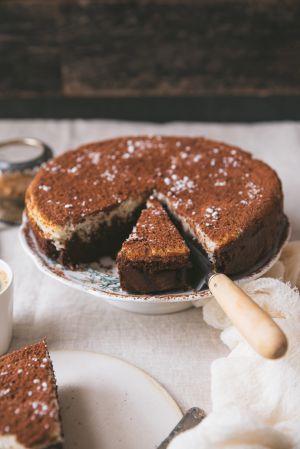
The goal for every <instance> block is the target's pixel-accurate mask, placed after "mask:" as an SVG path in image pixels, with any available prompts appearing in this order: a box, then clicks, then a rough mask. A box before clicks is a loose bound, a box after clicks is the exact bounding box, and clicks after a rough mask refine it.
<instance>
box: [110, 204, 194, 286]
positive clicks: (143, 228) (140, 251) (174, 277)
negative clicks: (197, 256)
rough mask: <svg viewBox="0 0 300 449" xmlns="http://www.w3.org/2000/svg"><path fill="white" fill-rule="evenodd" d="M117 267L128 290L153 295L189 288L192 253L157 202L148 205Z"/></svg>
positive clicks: (124, 244)
mask: <svg viewBox="0 0 300 449" xmlns="http://www.w3.org/2000/svg"><path fill="white" fill-rule="evenodd" d="M117 263H118V270H119V274H120V282H121V287H122V288H123V289H124V290H127V291H131V292H139V293H150V292H160V291H166V290H172V289H174V288H176V289H184V288H187V287H188V277H189V269H190V262H189V249H188V248H187V246H186V244H185V242H184V240H183V239H182V237H181V236H180V234H179V232H178V231H177V229H176V227H175V226H174V224H173V223H172V222H171V221H170V219H169V216H168V214H167V213H166V212H165V210H164V208H163V207H162V205H161V204H160V203H159V202H158V201H156V200H149V201H148V203H147V208H146V209H144V210H143V211H142V213H141V216H140V218H139V219H138V221H137V224H136V226H135V228H134V229H133V231H132V233H131V234H130V236H129V238H128V239H127V240H126V241H125V242H124V243H123V245H122V248H121V250H120V252H119V254H118V258H117Z"/></svg>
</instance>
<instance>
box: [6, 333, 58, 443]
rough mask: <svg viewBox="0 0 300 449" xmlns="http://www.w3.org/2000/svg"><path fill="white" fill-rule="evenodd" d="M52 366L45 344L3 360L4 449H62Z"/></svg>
mask: <svg viewBox="0 0 300 449" xmlns="http://www.w3.org/2000/svg"><path fill="white" fill-rule="evenodd" d="M62 442H63V437H62V427H61V421H60V416H59V405H58V399H57V389H56V382H55V376H54V372H53V367H52V362H51V359H50V356H49V353H48V350H47V344H46V342H45V340H42V341H40V342H39V343H36V344H34V345H31V346H27V347H25V348H22V349H19V350H18V351H15V352H12V353H11V354H7V355H5V356H2V357H1V358H0V448H5V449H23V448H24V449H25V448H26V449H31V448H34V449H62V447H63V444H62Z"/></svg>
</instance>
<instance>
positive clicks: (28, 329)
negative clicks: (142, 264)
mask: <svg viewBox="0 0 300 449" xmlns="http://www.w3.org/2000/svg"><path fill="white" fill-rule="evenodd" d="M141 133H160V134H177V135H205V136H207V137H210V138H214V139H219V140H224V141H227V142H229V143H233V144H236V145H240V146H241V147H242V148H244V149H247V150H249V151H251V152H252V153H253V154H254V155H255V156H257V157H259V158H261V159H263V160H264V161H266V162H268V163H269V164H270V165H271V166H272V167H273V168H274V169H275V170H276V171H277V172H278V174H279V176H280V177H281V179H282V182H283V189H284V193H285V210H286V213H287V215H288V217H289V219H290V221H291V224H292V229H293V235H292V237H293V238H294V239H299V238H300V207H299V192H300V176H299V168H300V124H298V123H268V124H249V125H241V124H205V123H201V124H200V123H169V124H163V125H157V124H144V123H133V122H130V123H125V122H116V121H105V120H89V121H83V120H72V121H67V120H63V121H54V120H2V121H0V140H4V139H7V138H12V137H21V136H28V135H30V136H34V137H38V138H40V139H42V140H44V141H46V142H47V143H48V144H49V145H50V146H52V147H53V148H54V150H55V152H57V153H58V152H61V151H64V150H66V149H70V148H72V147H75V146H77V145H79V144H81V143H84V142H88V141H93V140H97V139H104V138H110V137H115V136H119V135H128V134H141ZM17 234H18V230H17V229H13V228H11V229H5V230H2V231H1V232H0V258H2V259H4V260H6V261H7V262H8V263H10V264H11V266H12V268H13V271H14V274H15V308H14V338H13V342H12V346H11V348H12V349H14V348H16V347H19V346H21V345H24V344H30V343H32V342H34V341H36V340H38V339H40V338H41V337H43V336H46V337H47V339H48V343H49V346H50V349H52V350H53V349H80V350H88V351H96V352H101V353H106V354H110V355H113V356H117V357H121V358H122V359H124V360H127V361H129V362H131V363H133V364H134V365H136V366H138V367H140V368H142V369H144V370H145V371H147V372H148V373H149V374H151V375H152V376H153V377H154V378H156V379H157V380H158V381H159V382H160V383H161V384H162V385H164V386H165V387H166V388H167V390H168V391H169V392H170V393H171V394H172V395H173V397H174V398H175V399H176V400H177V402H178V403H179V405H180V406H181V407H182V408H183V409H184V410H185V409H187V408H189V407H191V406H200V407H201V408H204V409H205V410H206V411H210V409H211V404H210V365H211V363H212V361H213V360H214V359H216V358H218V357H221V356H223V355H226V354H227V353H228V349H227V348H226V347H225V345H223V344H222V342H221V341H220V339H219V331H217V330H216V329H213V328H211V327H209V326H208V325H207V324H206V323H205V322H204V321H203V319H202V311H201V310H199V309H189V310H187V311H185V312H181V313H177V314H172V315H161V316H149V315H147V316H146V315H137V314H130V313H128V312H125V311H122V310H120V309H118V308H115V307H112V306H110V305H108V304H106V303H105V302H103V301H101V300H99V299H97V298H94V297H92V296H89V295H87V294H84V293H82V292H79V291H77V290H72V289H71V288H69V287H66V286H64V285H62V284H60V283H59V282H57V281H55V280H53V279H50V278H49V277H47V276H46V275H44V274H42V273H41V272H40V271H39V270H38V269H37V268H36V267H35V265H34V263H33V262H32V261H31V260H30V258H29V257H28V256H27V255H26V254H25V253H24V251H23V249H22V248H21V246H20V243H19V240H18V236H17Z"/></svg>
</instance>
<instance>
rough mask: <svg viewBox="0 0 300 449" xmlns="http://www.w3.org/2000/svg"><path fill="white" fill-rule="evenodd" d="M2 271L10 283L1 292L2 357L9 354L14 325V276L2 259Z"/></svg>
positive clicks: (0, 326) (0, 262)
mask: <svg viewBox="0 0 300 449" xmlns="http://www.w3.org/2000/svg"><path fill="white" fill-rule="evenodd" d="M0 271H3V272H4V273H6V275H7V278H8V283H7V285H6V287H5V288H4V289H3V290H1V291H0V355H3V354H5V353H6V352H7V350H8V348H9V345H10V342H11V337H12V325H13V274H12V270H11V268H10V266H9V265H8V264H7V263H6V262H4V260H2V259H0Z"/></svg>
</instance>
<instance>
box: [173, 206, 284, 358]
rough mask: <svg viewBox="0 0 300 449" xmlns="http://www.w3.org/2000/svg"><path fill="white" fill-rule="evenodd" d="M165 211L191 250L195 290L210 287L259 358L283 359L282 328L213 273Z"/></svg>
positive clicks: (235, 287)
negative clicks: (205, 285)
mask: <svg viewBox="0 0 300 449" xmlns="http://www.w3.org/2000/svg"><path fill="white" fill-rule="evenodd" d="M165 209H166V211H167V213H168V215H169V217H170V219H171V220H172V222H173V223H174V224H175V226H176V228H177V229H178V231H179V232H180V234H181V236H182V237H183V239H184V241H185V243H186V244H187V246H188V248H189V250H190V257H191V261H192V264H193V269H194V272H196V276H193V283H194V285H193V287H194V288H195V290H201V288H202V287H203V285H204V284H207V286H208V288H209V290H210V292H211V293H212V295H213V296H214V297H215V299H216V300H217V302H218V304H219V305H220V306H221V308H222V309H223V311H224V312H225V314H226V315H227V316H228V318H229V319H230V321H231V322H232V323H233V324H234V325H235V327H236V328H237V329H238V330H239V332H240V333H241V334H242V335H243V337H244V338H245V340H246V341H247V342H248V343H249V345H250V346H251V347H252V348H253V349H254V350H255V351H256V352H257V353H258V354H260V355H261V356H263V357H265V358H268V359H278V358H280V357H282V356H283V355H284V354H285V353H286V351H287V348H288V341H287V338H286V336H285V334H284V333H283V331H282V330H281V329H280V327H279V326H278V325H277V324H276V323H275V322H274V321H273V319H272V318H271V317H270V315H269V314H268V313H266V312H265V311H264V310H262V309H261V308H260V307H259V305H258V304H256V302H255V301H253V299H251V298H250V296H249V295H247V294H246V293H245V292H244V291H243V290H242V289H241V288H240V287H239V286H238V285H237V284H236V283H234V282H233V281H232V280H231V279H230V278H229V277H228V276H226V275H225V274H223V273H217V272H216V271H214V269H213V266H212V264H211V262H210V261H209V259H208V257H207V256H206V255H205V254H203V252H202V251H201V249H200V248H199V245H198V244H197V242H196V241H195V239H194V238H193V237H191V236H190V234H188V233H187V232H185V231H184V230H183V229H182V226H181V224H180V222H179V221H178V220H177V219H176V218H175V217H174V215H173V214H172V212H170V211H169V210H168V208H167V207H165Z"/></svg>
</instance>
